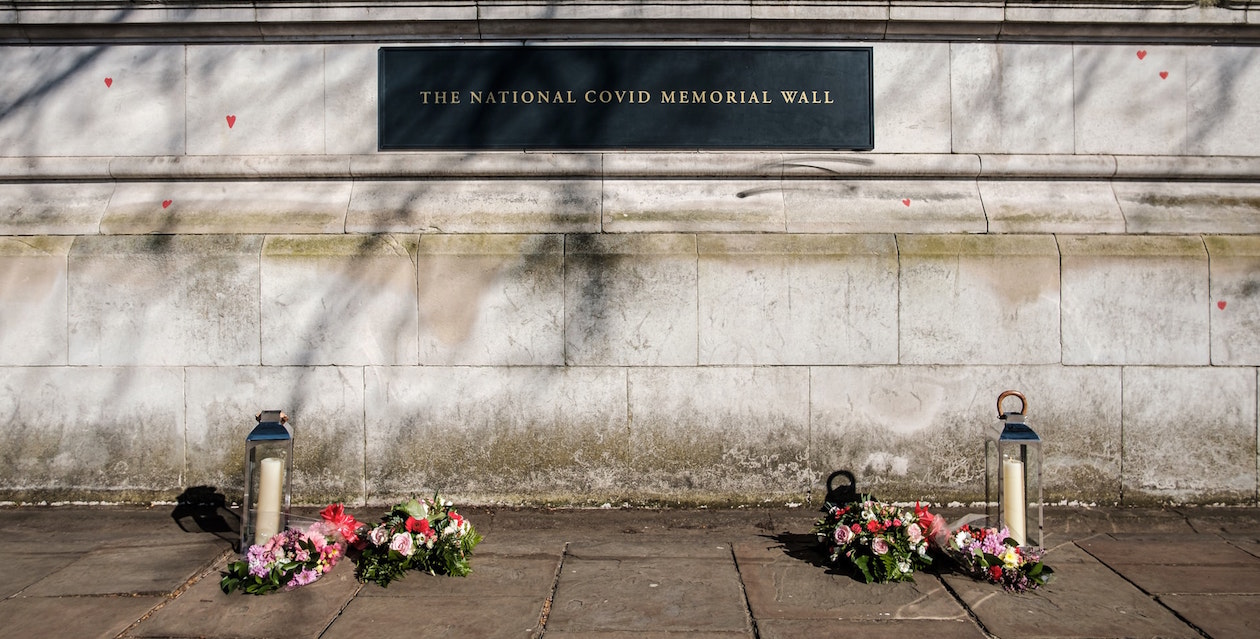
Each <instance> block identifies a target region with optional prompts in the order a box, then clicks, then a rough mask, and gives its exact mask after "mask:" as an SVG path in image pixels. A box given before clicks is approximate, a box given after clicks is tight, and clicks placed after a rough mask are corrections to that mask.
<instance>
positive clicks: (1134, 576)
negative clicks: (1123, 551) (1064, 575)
mask: <svg viewBox="0 0 1260 639" xmlns="http://www.w3.org/2000/svg"><path fill="white" fill-rule="evenodd" d="M1110 566H1111V568H1112V569H1114V570H1115V571H1116V572H1118V573H1120V574H1121V575H1124V578H1125V579H1128V580H1129V581H1131V582H1133V583H1134V584H1135V585H1137V586H1138V587H1139V588H1141V589H1143V590H1145V591H1146V592H1149V593H1153V594H1157V595H1163V594H1169V593H1180V594H1248V595H1260V563H1258V562H1257V560H1254V559H1253V560H1251V561H1249V562H1248V563H1247V564H1246V565H1238V566H1221V565H1215V566H1214V565H1203V566H1184V565H1176V566H1160V565H1151V564H1110Z"/></svg>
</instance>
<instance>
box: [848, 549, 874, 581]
mask: <svg viewBox="0 0 1260 639" xmlns="http://www.w3.org/2000/svg"><path fill="white" fill-rule="evenodd" d="M870 562H871V558H870V557H869V556H867V555H861V556H859V557H858V558H857V559H854V560H853V565H855V566H857V567H858V570H860V571H862V577H864V578H865V579H866V583H868V584H869V583H871V582H872V581H875V576H874V575H872V574H871V569H870Z"/></svg>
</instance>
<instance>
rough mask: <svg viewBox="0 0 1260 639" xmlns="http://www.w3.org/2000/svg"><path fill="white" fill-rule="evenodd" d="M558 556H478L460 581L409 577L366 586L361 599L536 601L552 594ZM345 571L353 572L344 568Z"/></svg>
mask: <svg viewBox="0 0 1260 639" xmlns="http://www.w3.org/2000/svg"><path fill="white" fill-rule="evenodd" d="M559 564H560V557H559V556H558V555H557V556H556V557H554V558H552V557H543V558H537V557H527V558H523V557H497V556H483V555H481V554H477V555H476V556H474V558H473V572H472V574H470V575H468V576H467V577H463V578H448V577H436V576H433V575H428V574H424V573H418V574H414V573H413V574H409V575H407V576H406V577H404V578H403V579H401V580H399V581H395V582H393V583H391V584H389V586H387V587H385V588H382V587H380V586H378V585H376V584H365V585H364V586H363V589H362V590H361V591H359V596H360V597H385V598H390V597H415V598H424V597H436V596H452V597H453V596H463V597H470V598H472V597H477V598H479V597H511V596H527V597H532V598H536V599H537V600H538V601H539V602H541V601H543V600H544V599H546V598H547V597H548V596H550V595H551V588H552V586H553V585H554V584H555V580H556V568H557V567H558V566H559ZM345 569H346V570H353V567H352V566H349V565H347V566H346V568H345Z"/></svg>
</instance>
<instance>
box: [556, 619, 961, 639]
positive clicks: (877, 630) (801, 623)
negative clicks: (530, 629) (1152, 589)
mask: <svg viewBox="0 0 1260 639" xmlns="http://www.w3.org/2000/svg"><path fill="white" fill-rule="evenodd" d="M757 630H758V631H759V632H758V636H759V637H760V638H761V639H799V638H800V637H838V636H843V637H861V638H862V639H905V638H906V637H931V638H932V639H982V638H984V637H986V635H985V634H984V632H983V631H981V630H980V628H979V627H978V626H976V624H975V623H973V622H972V621H971V620H969V619H954V620H949V621H943V620H939V619H933V620H926V619H896V620H860V621H858V620H853V619H771V620H768V621H758V622H757ZM548 636H550V633H548Z"/></svg>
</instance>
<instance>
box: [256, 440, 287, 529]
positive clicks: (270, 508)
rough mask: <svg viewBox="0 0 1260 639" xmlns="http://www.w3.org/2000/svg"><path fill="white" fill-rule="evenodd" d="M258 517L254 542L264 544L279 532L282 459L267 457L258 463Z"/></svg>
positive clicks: (282, 481) (282, 475)
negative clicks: (259, 468)
mask: <svg viewBox="0 0 1260 639" xmlns="http://www.w3.org/2000/svg"><path fill="white" fill-rule="evenodd" d="M259 466H260V467H261V470H260V472H259V474H258V517H257V522H258V523H257V524H255V526H254V543H255V544H265V543H267V540H268V539H271V536H272V535H274V534H276V533H278V532H280V489H281V486H282V485H283V484H284V460H282V459H280V458H279V457H267V458H265V459H263V460H262V463H261V464H259Z"/></svg>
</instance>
